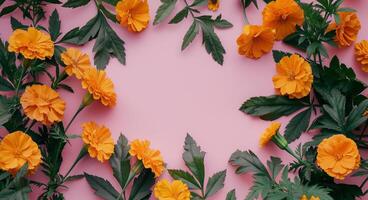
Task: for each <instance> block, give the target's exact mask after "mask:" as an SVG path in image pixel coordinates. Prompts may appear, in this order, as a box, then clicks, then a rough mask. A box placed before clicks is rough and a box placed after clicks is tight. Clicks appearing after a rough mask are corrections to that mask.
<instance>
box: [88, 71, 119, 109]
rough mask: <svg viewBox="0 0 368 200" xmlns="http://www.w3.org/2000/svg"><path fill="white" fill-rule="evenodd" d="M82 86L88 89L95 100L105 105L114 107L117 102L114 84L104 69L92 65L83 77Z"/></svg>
mask: <svg viewBox="0 0 368 200" xmlns="http://www.w3.org/2000/svg"><path fill="white" fill-rule="evenodd" d="M82 88H84V89H87V90H88V92H89V93H90V94H91V95H92V96H93V99H94V100H99V101H100V102H101V103H102V104H103V105H105V106H109V107H113V106H115V104H116V93H115V91H114V84H113V82H112V81H111V79H110V78H108V77H107V76H106V72H105V71H103V70H97V69H96V68H93V67H90V68H89V69H88V70H87V71H85V73H84V75H83V77H82Z"/></svg>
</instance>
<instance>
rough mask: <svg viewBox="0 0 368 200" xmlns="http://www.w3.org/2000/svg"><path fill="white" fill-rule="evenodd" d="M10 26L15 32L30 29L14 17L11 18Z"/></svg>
mask: <svg viewBox="0 0 368 200" xmlns="http://www.w3.org/2000/svg"><path fill="white" fill-rule="evenodd" d="M10 24H11V26H12V29H13V30H16V29H27V28H28V26H26V25H24V24H22V23H20V22H19V21H18V20H17V19H15V18H14V17H10Z"/></svg>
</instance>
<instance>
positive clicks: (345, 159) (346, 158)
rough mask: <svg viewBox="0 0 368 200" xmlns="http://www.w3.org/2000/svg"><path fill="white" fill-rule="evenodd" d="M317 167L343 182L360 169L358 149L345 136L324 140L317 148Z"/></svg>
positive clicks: (335, 136)
mask: <svg viewBox="0 0 368 200" xmlns="http://www.w3.org/2000/svg"><path fill="white" fill-rule="evenodd" d="M317 165H318V166H319V167H321V168H322V169H323V171H325V172H326V173H327V174H328V175H330V176H331V177H334V178H336V179H340V180H343V179H344V178H345V177H346V176H347V175H349V174H350V173H351V172H353V170H355V169H358V168H359V165H360V154H359V150H358V147H357V145H356V143H355V142H354V141H353V140H352V139H350V138H347V137H346V136H345V135H343V134H338V135H334V136H331V137H329V138H327V139H324V140H323V141H322V142H321V143H320V144H319V145H318V148H317Z"/></svg>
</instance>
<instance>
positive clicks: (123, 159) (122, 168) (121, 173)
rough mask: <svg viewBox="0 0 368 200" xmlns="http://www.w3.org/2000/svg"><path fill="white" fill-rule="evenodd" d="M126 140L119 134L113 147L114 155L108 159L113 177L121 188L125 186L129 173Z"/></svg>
mask: <svg viewBox="0 0 368 200" xmlns="http://www.w3.org/2000/svg"><path fill="white" fill-rule="evenodd" d="M129 149H130V147H129V145H128V139H127V138H126V137H125V136H124V135H122V134H120V136H119V139H118V141H117V143H116V145H115V149H114V154H113V155H112V156H111V158H110V160H109V161H110V165H111V168H112V171H113V174H114V177H115V178H116V180H117V181H118V182H119V184H120V186H121V188H124V187H125V186H126V185H127V181H128V177H129V172H130V155H129Z"/></svg>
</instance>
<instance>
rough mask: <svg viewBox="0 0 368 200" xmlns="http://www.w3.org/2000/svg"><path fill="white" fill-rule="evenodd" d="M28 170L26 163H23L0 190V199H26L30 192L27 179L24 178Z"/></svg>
mask: <svg viewBox="0 0 368 200" xmlns="http://www.w3.org/2000/svg"><path fill="white" fill-rule="evenodd" d="M27 172H28V164H24V165H23V166H22V168H20V170H19V171H18V173H17V174H16V175H15V177H14V179H13V180H11V182H10V183H8V184H7V185H6V186H5V188H3V189H2V190H1V191H0V199H1V200H8V199H16V200H28V199H29V198H28V194H29V193H30V192H32V190H31V187H30V186H29V181H28V180H27V179H26V178H25V176H26V175H27Z"/></svg>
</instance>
